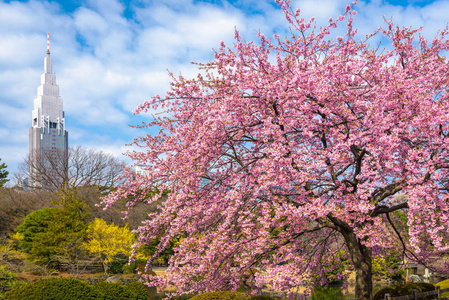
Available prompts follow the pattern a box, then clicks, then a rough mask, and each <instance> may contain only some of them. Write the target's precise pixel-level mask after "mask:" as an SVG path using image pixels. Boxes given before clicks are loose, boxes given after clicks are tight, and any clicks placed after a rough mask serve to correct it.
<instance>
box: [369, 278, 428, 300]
mask: <svg viewBox="0 0 449 300" xmlns="http://www.w3.org/2000/svg"><path fill="white" fill-rule="evenodd" d="M412 290H417V291H418V293H420V292H428V291H433V290H435V286H434V285H433V284H430V283H424V282H415V283H407V284H401V285H393V286H388V287H385V288H383V289H381V290H380V291H378V292H377V293H376V294H375V295H374V298H373V299H374V300H381V299H384V296H385V294H386V293H389V294H390V296H392V297H396V296H406V295H411V294H412ZM429 297H430V298H429V299H432V296H429ZM422 299H427V298H422Z"/></svg>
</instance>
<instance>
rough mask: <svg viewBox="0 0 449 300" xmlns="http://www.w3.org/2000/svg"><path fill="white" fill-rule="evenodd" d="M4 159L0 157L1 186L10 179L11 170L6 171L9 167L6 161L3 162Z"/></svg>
mask: <svg viewBox="0 0 449 300" xmlns="http://www.w3.org/2000/svg"><path fill="white" fill-rule="evenodd" d="M1 161H2V159H1V158H0V188H1V187H3V186H4V185H5V183H6V182H7V181H9V179H6V177H8V174H9V172H8V171H6V167H8V166H7V165H6V164H5V163H1Z"/></svg>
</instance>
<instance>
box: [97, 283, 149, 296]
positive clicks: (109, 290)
mask: <svg viewBox="0 0 449 300" xmlns="http://www.w3.org/2000/svg"><path fill="white" fill-rule="evenodd" d="M93 289H94V291H95V292H96V293H97V295H98V296H97V299H103V300H121V299H129V300H131V299H132V300H147V299H148V292H147V290H146V288H145V286H144V285H143V284H142V283H140V282H137V283H131V284H129V285H122V284H119V283H109V282H100V283H98V284H96V285H95V286H94V287H93Z"/></svg>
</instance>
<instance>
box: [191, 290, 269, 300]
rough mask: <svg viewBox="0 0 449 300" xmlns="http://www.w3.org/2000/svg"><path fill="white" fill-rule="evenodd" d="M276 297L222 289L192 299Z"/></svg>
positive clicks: (253, 299) (229, 299) (264, 299)
mask: <svg viewBox="0 0 449 300" xmlns="http://www.w3.org/2000/svg"><path fill="white" fill-rule="evenodd" d="M272 299H274V298H272V297H269V296H262V295H250V296H246V295H245V294H244V293H239V292H232V291H221V292H209V293H204V294H200V295H196V296H194V297H192V298H191V300H272Z"/></svg>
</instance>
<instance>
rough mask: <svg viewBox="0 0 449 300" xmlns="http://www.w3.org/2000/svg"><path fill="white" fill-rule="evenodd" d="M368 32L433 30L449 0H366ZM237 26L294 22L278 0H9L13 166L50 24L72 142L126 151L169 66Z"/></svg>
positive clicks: (1, 58)
mask: <svg viewBox="0 0 449 300" xmlns="http://www.w3.org/2000/svg"><path fill="white" fill-rule="evenodd" d="M348 2H350V1H349V0H319V1H316V0H293V1H292V3H293V6H294V7H300V8H301V11H302V14H303V16H304V17H305V18H309V17H311V16H314V17H315V18H316V20H317V22H318V24H324V23H325V22H326V21H327V20H328V19H329V17H334V18H336V17H338V15H339V14H340V13H341V12H342V11H343V10H344V7H345V6H346V3H348ZM356 10H357V11H358V14H357V16H356V17H355V25H356V26H357V27H358V28H359V32H360V34H363V35H364V34H366V33H369V32H371V31H373V30H374V29H375V28H377V27H378V26H379V25H382V15H385V16H386V17H387V18H390V17H391V16H393V17H394V20H395V22H397V23H398V24H399V25H401V26H410V25H411V26H413V27H414V28H416V27H419V26H425V29H424V31H423V35H425V36H426V37H428V38H431V37H433V36H434V34H435V33H436V31H437V29H441V28H443V27H445V26H446V24H447V22H448V18H447V16H448V14H449V1H447V0H440V1H432V0H428V1H420V0H408V1H407V0H369V1H368V0H359V1H358V4H357V6H356ZM234 28H237V29H238V30H239V31H240V33H241V35H242V36H243V37H244V38H245V39H247V40H252V39H254V38H255V37H254V35H255V32H256V31H258V30H260V31H261V32H263V33H265V34H266V35H271V34H272V33H273V32H274V31H276V32H278V33H282V32H283V31H285V30H286V28H287V23H286V22H285V21H284V18H283V15H282V12H281V10H280V9H279V8H278V7H277V6H276V5H275V4H274V0H233V1H225V0H208V1H206V0H204V1H201V0H195V1H194V0H73V1H64V0H57V1H36V0H34V1H5V0H0V90H1V91H2V92H1V93H0V158H1V159H2V162H5V163H6V164H7V165H8V166H9V167H8V170H9V171H10V173H11V175H12V174H13V173H15V172H17V165H18V163H19V162H20V161H22V160H23V158H24V157H25V156H26V155H27V151H28V127H30V125H31V111H32V109H33V99H34V98H35V97H36V92H37V91H36V90H37V87H38V85H39V84H40V75H41V74H42V73H43V67H44V66H43V62H44V57H45V51H46V34H47V32H50V40H51V42H50V43H51V45H50V49H51V55H52V57H53V71H54V72H55V73H56V77H57V83H58V85H59V87H60V91H61V96H62V98H63V99H64V110H65V115H66V127H67V130H68V131H69V144H70V145H71V146H78V145H81V146H84V147H91V148H96V149H100V150H103V151H106V152H110V153H113V154H114V155H117V156H121V153H123V152H124V151H126V149H127V147H126V146H125V144H126V143H129V142H130V141H132V139H133V138H134V137H136V136H138V135H140V134H142V132H139V131H137V130H135V129H132V128H130V127H129V126H128V125H129V124H137V123H139V122H141V121H142V119H143V120H145V117H136V116H133V115H132V114H131V112H132V111H133V110H134V109H135V108H136V107H137V105H139V104H140V103H142V102H143V101H145V100H147V99H149V98H150V97H151V96H153V95H155V94H161V95H164V94H165V91H166V90H167V89H168V87H169V78H168V75H167V70H170V71H171V72H173V73H175V74H179V73H182V74H183V75H184V76H186V77H190V76H194V75H195V74H196V73H197V72H196V68H195V66H192V65H191V64H190V62H192V61H196V62H206V61H208V60H211V59H212V57H213V51H212V49H213V48H217V47H218V46H219V44H220V41H222V40H224V41H225V42H226V43H227V44H228V45H232V42H233V36H234Z"/></svg>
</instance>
